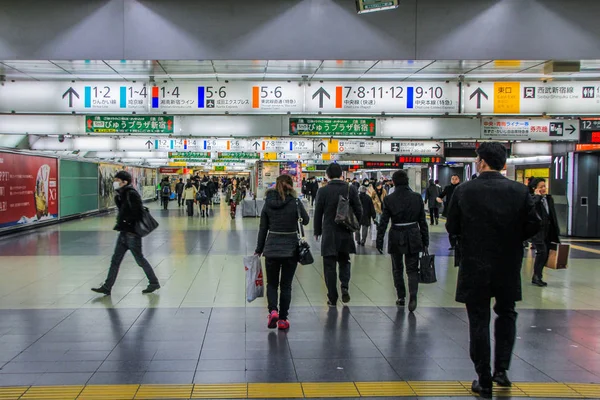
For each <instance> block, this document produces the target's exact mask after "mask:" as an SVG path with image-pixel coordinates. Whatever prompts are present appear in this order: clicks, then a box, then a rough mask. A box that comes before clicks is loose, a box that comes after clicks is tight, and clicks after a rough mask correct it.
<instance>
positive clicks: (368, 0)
mask: <svg viewBox="0 0 600 400" xmlns="http://www.w3.org/2000/svg"><path fill="white" fill-rule="evenodd" d="M398 1H399V0H356V11H357V12H358V13H359V14H365V13H370V12H375V11H385V10H393V9H394V8H398Z"/></svg>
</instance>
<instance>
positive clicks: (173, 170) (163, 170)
mask: <svg viewBox="0 0 600 400" xmlns="http://www.w3.org/2000/svg"><path fill="white" fill-rule="evenodd" d="M179 171H181V167H160V168H159V169H158V173H159V174H165V175H177V174H178V173H179Z"/></svg>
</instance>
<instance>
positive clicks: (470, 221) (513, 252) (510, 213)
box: [446, 172, 540, 304]
mask: <svg viewBox="0 0 600 400" xmlns="http://www.w3.org/2000/svg"><path fill="white" fill-rule="evenodd" d="M539 229H540V219H539V217H538V215H537V213H536V212H535V207H534V204H533V198H532V197H531V195H530V194H529V191H528V189H527V187H526V186H525V185H523V184H521V183H518V182H513V181H511V180H509V179H507V178H505V177H504V176H502V175H501V174H500V173H499V172H484V173H482V174H480V175H479V177H478V178H477V179H475V180H472V181H470V182H466V183H463V184H461V185H460V186H459V187H458V188H456V190H455V192H454V195H453V197H452V203H451V204H450V209H449V213H448V221H447V222H446V230H447V231H448V233H450V234H451V235H456V236H458V237H459V241H458V246H459V250H460V254H461V259H460V269H459V272H458V284H457V289H456V301H458V302H461V303H469V302H487V303H488V304H489V299H490V297H496V296H502V298H504V299H506V300H509V301H520V300H521V298H522V294H521V264H522V262H523V241H524V240H525V239H529V238H530V237H532V236H533V235H534V234H535V233H536V232H537V231H538V230H539Z"/></svg>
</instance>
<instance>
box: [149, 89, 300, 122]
mask: <svg viewBox="0 0 600 400" xmlns="http://www.w3.org/2000/svg"><path fill="white" fill-rule="evenodd" d="M303 97H304V89H303V87H302V85H299V84H298V83H289V82H258V83H253V82H231V83H223V82H203V83H202V84H195V83H192V82H178V83H177V82H171V83H166V84H163V85H158V86H153V87H152V88H151V103H150V104H151V111H158V112H162V111H168V112H170V113H181V114H195V113H200V114H218V113H225V112H228V113H267V114H269V113H273V114H282V113H287V112H301V111H302V107H303V104H302V103H303V101H302V100H303Z"/></svg>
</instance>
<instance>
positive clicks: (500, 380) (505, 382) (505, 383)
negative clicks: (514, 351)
mask: <svg viewBox="0 0 600 400" xmlns="http://www.w3.org/2000/svg"><path fill="white" fill-rule="evenodd" d="M492 380H493V381H494V382H496V383H497V384H498V386H501V387H511V386H512V382H511V381H510V379H508V375H507V374H506V371H497V372H494V377H493V378H492Z"/></svg>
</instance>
